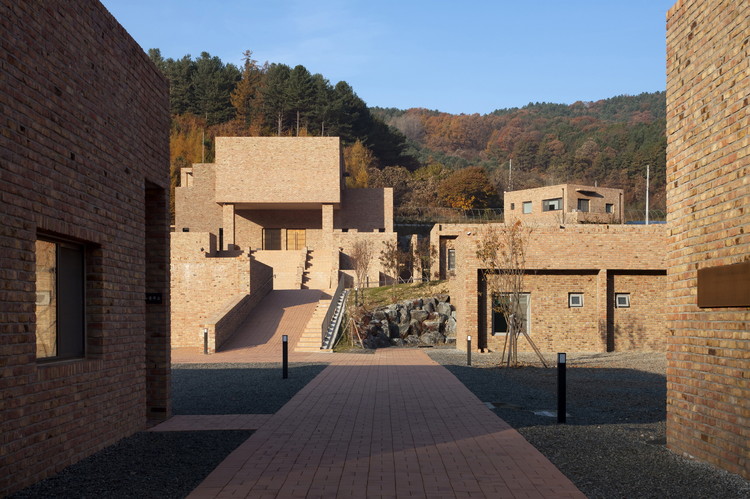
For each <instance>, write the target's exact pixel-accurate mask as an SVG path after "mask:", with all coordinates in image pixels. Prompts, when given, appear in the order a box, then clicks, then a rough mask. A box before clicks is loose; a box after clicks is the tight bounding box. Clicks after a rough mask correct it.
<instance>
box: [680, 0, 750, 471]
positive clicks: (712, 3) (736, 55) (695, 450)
mask: <svg viewBox="0 0 750 499" xmlns="http://www.w3.org/2000/svg"><path fill="white" fill-rule="evenodd" d="M748 74H750V3H748V2H744V1H742V2H733V1H720V0H680V1H678V2H677V3H676V4H675V5H674V6H673V7H672V8H671V9H670V10H669V12H668V14H667V210H668V211H667V220H668V224H669V227H670V235H671V237H670V247H669V254H668V268H669V272H668V284H669V285H668V290H669V291H668V295H667V319H668V325H669V334H668V336H667V338H668V353H667V362H668V364H667V445H668V446H669V448H670V449H672V450H673V451H675V452H678V453H682V454H685V455H689V456H692V457H695V458H698V459H701V460H704V461H707V462H710V463H712V464H715V465H717V466H720V467H722V468H725V469H727V470H729V471H731V472H733V473H738V474H740V475H742V476H744V477H745V478H750V333H749V332H748V331H749V330H750V184H749V183H748V180H749V179H750V167H749V166H750V138H749V137H750V136H748V134H747V130H748V128H750V112H749V110H750V107H748V99H750V78H749V77H748Z"/></svg>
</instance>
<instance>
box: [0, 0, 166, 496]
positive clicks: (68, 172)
mask: <svg viewBox="0 0 750 499" xmlns="http://www.w3.org/2000/svg"><path fill="white" fill-rule="evenodd" d="M0 32H2V40H3V43H2V46H1V48H0V81H2V89H1V90H0V107H2V110H3V120H2V122H1V123H0V157H1V158H2V161H0V198H2V209H1V210H0V211H2V216H0V290H2V291H1V292H0V295H2V303H1V304H0V322H2V324H1V325H0V339H1V341H0V344H1V345H2V346H0V366H1V367H0V421H2V426H1V427H2V434H1V435H2V437H1V438H2V440H1V441H0V444H1V447H2V452H0V496H2V497H5V496H6V495H8V494H11V493H12V492H13V491H15V490H17V489H20V488H23V487H25V486H27V485H30V484H32V483H34V482H36V481H38V480H41V479H43V478H45V477H48V476H50V475H52V474H54V473H56V472H59V471H60V470H62V469H63V468H65V467H66V466H68V465H71V464H73V463H75V462H77V461H79V460H80V459H82V458H84V457H86V456H88V455H90V454H92V453H94V452H96V451H98V450H100V449H102V448H103V447H105V446H107V445H111V444H113V443H115V442H117V441H118V440H120V439H122V438H124V437H127V436H129V435H131V434H133V433H135V432H137V431H140V430H143V429H144V428H145V427H146V425H147V420H148V419H163V418H167V417H168V416H169V415H170V412H171V409H170V403H169V393H170V350H169V194H168V193H169V92H168V85H167V82H166V80H165V79H164V78H163V77H162V75H161V74H160V73H159V71H158V70H157V69H156V67H154V65H153V64H152V63H151V61H149V59H148V57H147V56H146V54H145V53H144V52H143V50H142V49H141V48H140V47H139V46H138V44H137V43H136V42H135V41H134V40H133V39H132V38H131V37H130V36H129V35H128V34H127V32H126V31H125V30H124V29H123V28H122V26H120V25H119V24H118V23H117V21H116V20H115V19H114V18H113V17H112V16H111V15H110V14H109V13H108V12H107V10H106V9H105V8H104V7H103V6H102V5H101V4H100V3H99V2H96V1H94V2H92V1H89V0H64V1H62V0H49V1H46V2H18V1H14V0H0Z"/></svg>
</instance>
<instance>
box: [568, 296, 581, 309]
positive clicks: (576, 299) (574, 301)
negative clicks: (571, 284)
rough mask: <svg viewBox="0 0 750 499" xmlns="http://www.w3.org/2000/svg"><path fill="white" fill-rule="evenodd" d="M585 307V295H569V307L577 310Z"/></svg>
mask: <svg viewBox="0 0 750 499" xmlns="http://www.w3.org/2000/svg"><path fill="white" fill-rule="evenodd" d="M582 306H583V293H568V307H570V308H577V307H582Z"/></svg>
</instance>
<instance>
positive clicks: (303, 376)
mask: <svg viewBox="0 0 750 499" xmlns="http://www.w3.org/2000/svg"><path fill="white" fill-rule="evenodd" d="M325 367H326V366H325V365H324V364H290V366H289V378H288V379H282V376H281V374H282V373H281V366H280V365H279V364H278V363H273V364H272V363H266V364H260V363H259V364H184V365H174V366H172V369H173V370H172V397H173V398H172V405H173V412H174V414H273V413H275V412H276V411H278V410H279V409H280V408H281V406H283V405H284V404H285V403H286V402H288V401H289V400H290V399H291V398H292V397H293V396H294V395H295V394H296V393H297V392H298V391H299V390H300V389H302V388H303V387H304V386H305V385H306V384H307V383H309V382H310V380H312V379H313V378H314V377H315V376H317V375H318V373H319V372H320V371H322V370H323V369H324V368H325ZM252 433H253V432H252V431H192V432H153V433H151V432H140V433H136V434H135V435H133V436H131V437H128V438H124V439H122V440H120V442H118V443H117V444H115V445H113V446H111V447H107V448H106V449H103V450H101V451H100V452H97V453H96V454H94V455H92V456H89V457H88V458H86V459H84V460H82V461H80V462H78V463H76V464H74V465H72V466H68V467H67V468H65V469H64V470H63V471H62V472H60V473H58V474H57V475H55V476H53V477H51V478H48V479H46V480H43V481H41V482H39V483H37V484H35V485H33V486H31V487H28V488H26V489H24V490H22V491H20V492H18V493H16V494H14V495H12V496H10V497H11V498H14V499H22V498H23V499H26V498H69V497H70V498H96V499H99V498H165V499H166V498H182V497H185V496H187V495H188V494H189V493H190V492H191V491H192V490H193V489H194V488H195V487H197V486H198V484H200V483H201V482H202V481H203V479H204V478H205V477H206V476H208V474H209V473H210V472H211V471H213V469H214V468H216V466H218V464H219V463H220V462H221V461H223V460H224V458H225V457H226V456H227V455H228V454H229V453H230V452H232V451H233V450H234V449H235V448H237V446H238V445H240V444H241V443H242V442H244V441H245V440H247V439H248V438H249V437H250V435H252Z"/></svg>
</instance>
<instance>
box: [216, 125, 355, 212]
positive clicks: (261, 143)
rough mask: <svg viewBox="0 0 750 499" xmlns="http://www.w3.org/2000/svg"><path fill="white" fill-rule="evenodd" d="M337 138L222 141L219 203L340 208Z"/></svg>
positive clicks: (218, 142) (218, 140) (218, 150)
mask: <svg viewBox="0 0 750 499" xmlns="http://www.w3.org/2000/svg"><path fill="white" fill-rule="evenodd" d="M340 185H341V155H340V151H339V138H338V137H217V138H216V196H217V197H216V201H218V202H220V203H339V202H340V201H341V192H340Z"/></svg>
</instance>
